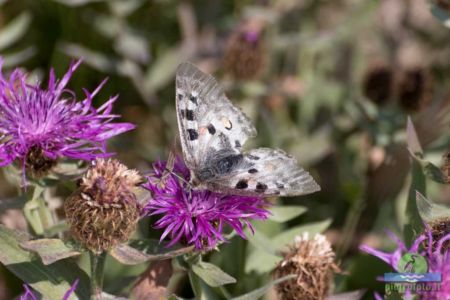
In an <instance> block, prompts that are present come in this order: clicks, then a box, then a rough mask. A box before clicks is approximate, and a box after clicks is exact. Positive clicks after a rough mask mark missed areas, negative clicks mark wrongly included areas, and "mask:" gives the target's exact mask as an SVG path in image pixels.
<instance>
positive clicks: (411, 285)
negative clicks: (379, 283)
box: [384, 253, 441, 294]
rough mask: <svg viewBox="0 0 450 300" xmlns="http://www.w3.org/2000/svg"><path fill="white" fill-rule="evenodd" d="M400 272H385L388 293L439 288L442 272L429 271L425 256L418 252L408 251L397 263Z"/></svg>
mask: <svg viewBox="0 0 450 300" xmlns="http://www.w3.org/2000/svg"><path fill="white" fill-rule="evenodd" d="M397 270H398V273H385V274H384V281H385V282H386V294H390V293H391V292H393V291H395V292H399V293H404V292H405V291H406V290H409V291H411V292H416V291H431V290H439V289H440V282H441V273H428V263H427V260H426V258H425V257H423V256H421V255H420V254H417V253H406V254H405V255H403V257H402V258H401V259H400V261H399V262H398V265H397Z"/></svg>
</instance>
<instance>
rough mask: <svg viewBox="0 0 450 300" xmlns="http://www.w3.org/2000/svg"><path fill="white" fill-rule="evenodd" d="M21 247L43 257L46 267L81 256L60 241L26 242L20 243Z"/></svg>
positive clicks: (40, 240)
mask: <svg viewBox="0 0 450 300" xmlns="http://www.w3.org/2000/svg"><path fill="white" fill-rule="evenodd" d="M20 246H21V247H22V248H23V249H25V250H29V251H33V252H36V253H37V254H38V255H39V256H40V257H41V259H42V262H43V263H44V265H49V264H52V263H54V262H56V261H58V260H61V259H64V258H67V257H72V256H77V255H80V254H81V253H80V252H78V251H76V250H75V249H74V248H72V247H69V246H68V245H66V244H65V243H64V242H63V241H62V240H60V239H39V240H32V241H25V242H22V243H20Z"/></svg>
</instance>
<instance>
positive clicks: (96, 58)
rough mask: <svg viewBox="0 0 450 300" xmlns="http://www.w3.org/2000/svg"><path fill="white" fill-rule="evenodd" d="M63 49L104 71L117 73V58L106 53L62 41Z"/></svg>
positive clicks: (68, 53)
mask: <svg viewBox="0 0 450 300" xmlns="http://www.w3.org/2000/svg"><path fill="white" fill-rule="evenodd" d="M60 48H61V51H62V52H64V53H65V54H67V55H68V56H71V57H76V58H83V62H84V63H86V64H87V65H89V66H91V67H92V68H94V69H96V70H98V71H101V72H104V73H117V65H118V62H117V59H115V58H112V57H109V56H107V55H106V54H103V53H100V52H97V51H93V50H90V49H88V48H86V47H84V46H80V45H77V44H71V43H62V44H61V46H60Z"/></svg>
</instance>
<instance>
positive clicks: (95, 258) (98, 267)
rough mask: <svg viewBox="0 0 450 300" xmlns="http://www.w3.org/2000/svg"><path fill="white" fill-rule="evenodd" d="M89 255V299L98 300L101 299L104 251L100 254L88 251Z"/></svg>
mask: <svg viewBox="0 0 450 300" xmlns="http://www.w3.org/2000/svg"><path fill="white" fill-rule="evenodd" d="M89 255H90V259H91V300H99V299H102V289H103V270H104V267H105V259H106V251H104V252H102V253H100V254H95V253H93V252H89Z"/></svg>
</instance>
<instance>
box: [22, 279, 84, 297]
mask: <svg viewBox="0 0 450 300" xmlns="http://www.w3.org/2000/svg"><path fill="white" fill-rule="evenodd" d="M78 281H79V280H78V279H77V280H75V281H74V283H73V284H72V286H71V287H70V289H68V290H67V292H66V293H65V294H64V296H63V298H62V299H61V300H68V299H69V297H70V296H71V295H72V293H73V292H75V290H76V288H77V285H78ZM23 287H24V288H25V293H23V294H22V295H21V296H20V300H37V299H38V298H37V297H36V296H35V295H34V294H33V292H32V291H31V289H30V287H29V286H28V285H27V284H24V285H23Z"/></svg>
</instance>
